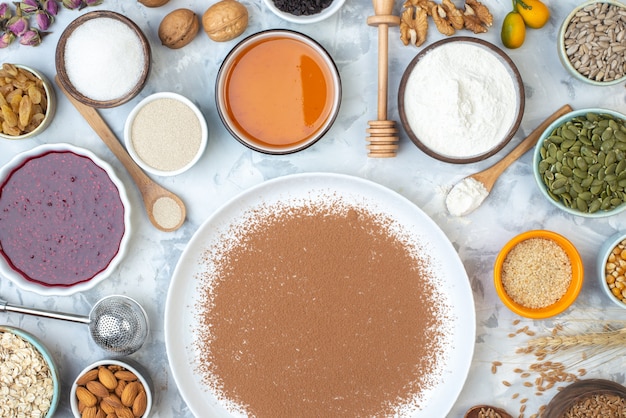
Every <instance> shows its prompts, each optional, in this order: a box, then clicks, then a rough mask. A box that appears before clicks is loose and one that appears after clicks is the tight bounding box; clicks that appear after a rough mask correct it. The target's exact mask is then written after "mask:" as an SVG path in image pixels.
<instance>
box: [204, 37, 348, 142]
mask: <svg viewBox="0 0 626 418" xmlns="http://www.w3.org/2000/svg"><path fill="white" fill-rule="evenodd" d="M268 57H274V58H268ZM260 63H263V71H262V70H261V69H259V65H260ZM265 63H267V65H265ZM250 77H252V79H250ZM215 101H216V103H217V111H218V114H219V116H220V118H221V120H222V122H223V123H224V126H225V127H226V129H227V130H228V131H229V132H230V133H231V135H232V136H233V137H234V138H235V139H236V140H237V141H239V142H240V143H242V144H243V145H245V146H247V147H248V148H250V149H253V150H255V151H259V152H263V153H266V154H290V153H294V152H297V151H301V150H304V149H306V148H308V147H310V146H311V145H313V144H314V143H316V142H317V141H318V140H319V139H320V138H322V137H323V136H324V134H326V132H327V131H328V130H329V129H330V128H331V127H332V125H333V123H334V122H335V119H336V118H337V115H338V113H339V107H340V105H341V79H340V77H339V71H338V70H337V67H336V66H335V63H334V61H333V59H332V57H331V56H330V54H329V53H328V52H327V51H326V50H325V49H324V48H323V47H322V46H321V45H320V44H319V43H317V42H316V41H315V40H313V39H312V38H310V37H308V36H306V35H304V34H302V33H300V32H296V31H292V30H284V29H275V30H267V31H261V32H258V33H256V34H254V35H251V36H249V37H247V38H246V39H244V40H242V41H241V42H239V43H238V44H237V45H236V46H235V47H234V48H233V49H232V50H231V51H230V52H229V53H228V55H227V56H226V58H225V59H224V61H223V62H222V65H221V67H220V69H219V72H218V75H217V80H216V83H215ZM306 103H309V104H310V105H309V106H308V107H307V106H306V105H305V104H306Z"/></svg>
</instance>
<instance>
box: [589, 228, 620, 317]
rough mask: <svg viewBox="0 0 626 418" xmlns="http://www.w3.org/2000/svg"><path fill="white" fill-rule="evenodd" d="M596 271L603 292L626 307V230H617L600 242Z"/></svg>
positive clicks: (618, 304)
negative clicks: (602, 242)
mask: <svg viewBox="0 0 626 418" xmlns="http://www.w3.org/2000/svg"><path fill="white" fill-rule="evenodd" d="M596 271H597V275H598V278H599V279H600V286H601V287H602V290H604V293H606V295H607V296H608V298H609V299H611V300H612V301H613V302H614V303H615V304H616V305H617V306H619V307H621V308H625V309H626V232H618V233H616V234H614V235H612V236H611V237H610V238H608V239H607V240H606V241H605V242H604V244H602V246H601V247H600V252H599V253H598V258H597V265H596Z"/></svg>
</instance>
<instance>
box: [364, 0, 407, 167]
mask: <svg viewBox="0 0 626 418" xmlns="http://www.w3.org/2000/svg"><path fill="white" fill-rule="evenodd" d="M372 3H373V4H374V13H375V15H374V16H370V17H368V18H367V24H368V25H370V26H378V120H370V121H369V122H368V125H369V128H368V129H367V133H368V134H369V135H370V136H368V137H367V140H368V142H369V144H368V145H367V149H368V150H369V153H368V154H367V155H368V156H369V157H376V158H389V157H395V156H396V153H397V150H398V129H397V128H396V123H395V122H394V121H392V120H387V81H388V71H387V69H388V55H389V26H398V25H399V24H400V17H398V16H394V15H393V14H392V11H393V4H394V0H373V1H372Z"/></svg>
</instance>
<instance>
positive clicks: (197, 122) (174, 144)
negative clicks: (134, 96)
mask: <svg viewBox="0 0 626 418" xmlns="http://www.w3.org/2000/svg"><path fill="white" fill-rule="evenodd" d="M208 136H209V134H208V127H207V123H206V120H205V118H204V115H203V114H202V112H201V111H200V109H199V108H198V107H197V106H196V105H195V104H194V103H193V102H192V101H191V100H189V99H187V98H186V97H185V96H182V95H180V94H177V93H172V92H159V93H154V94H152V95H150V96H148V97H146V98H144V99H143V100H141V101H140V102H139V103H138V104H137V105H136V106H135V107H134V108H133V110H132V111H131V112H130V114H129V115H128V118H127V119H126V124H125V125H124V141H125V144H126V149H127V150H128V153H129V154H130V156H131V157H132V158H133V160H135V162H136V163H137V165H139V166H140V167H141V168H143V169H144V170H145V171H146V172H148V173H151V174H155V175H158V176H175V175H177V174H181V173H183V172H185V171H187V170H189V169H190V168H191V167H192V166H193V165H194V164H195V163H197V162H198V160H199V159H200V157H201V156H202V154H203V153H204V150H205V148H206V144H207V142H208Z"/></svg>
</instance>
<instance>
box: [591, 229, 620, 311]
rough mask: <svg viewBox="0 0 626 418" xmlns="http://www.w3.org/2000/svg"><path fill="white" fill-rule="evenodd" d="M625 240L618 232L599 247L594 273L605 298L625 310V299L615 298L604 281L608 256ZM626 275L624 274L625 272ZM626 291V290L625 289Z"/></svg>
mask: <svg viewBox="0 0 626 418" xmlns="http://www.w3.org/2000/svg"><path fill="white" fill-rule="evenodd" d="M624 240H626V233H624V232H618V233H616V234H614V235H612V236H611V237H609V238H608V239H607V240H606V241H605V242H604V243H603V244H602V246H601V247H600V251H599V252H598V255H597V258H596V273H597V275H598V279H599V280H600V287H602V290H603V291H604V293H605V294H606V296H607V297H608V298H609V299H611V301H612V302H613V303H615V304H616V305H617V306H619V307H620V308H622V309H626V299H625V300H624V301H622V300H620V299H618V298H617V296H616V295H614V294H613V292H612V290H611V287H610V286H609V283H608V282H607V280H606V277H607V274H606V270H605V268H606V264H607V262H608V260H609V256H610V255H611V253H612V252H613V249H614V248H615V247H617V246H618V245H619V243H621V242H622V241H624ZM624 261H626V260H624ZM625 274H626V272H625ZM625 289H626V288H625Z"/></svg>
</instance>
